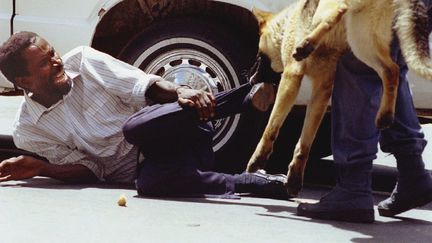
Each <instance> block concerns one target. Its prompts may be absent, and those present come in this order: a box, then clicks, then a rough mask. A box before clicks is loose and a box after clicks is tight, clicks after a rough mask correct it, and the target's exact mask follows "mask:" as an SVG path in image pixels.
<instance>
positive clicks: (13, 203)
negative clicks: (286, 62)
mask: <svg viewBox="0 0 432 243" xmlns="http://www.w3.org/2000/svg"><path fill="white" fill-rule="evenodd" d="M20 99H21V98H19V97H0V101H1V102H0V111H1V115H0V133H1V134H5V133H6V134H8V133H9V134H10V130H11V126H12V118H13V117H14V114H15V111H16V109H17V107H18V104H19V102H20ZM426 133H427V134H429V135H428V136H429V137H431V138H432V125H428V127H427V129H426ZM429 140H430V141H432V139H429ZM428 147H429V148H430V147H431V145H430V143H429V145H428ZM431 150H432V149H431ZM428 153H430V152H428ZM426 158H427V160H428V161H429V162H428V164H427V166H428V168H431V167H432V166H431V163H432V162H431V161H432V159H431V158H432V154H426ZM379 160H380V161H386V160H390V161H387V162H385V164H392V163H393V162H392V161H391V159H390V157H386V156H385V155H383V154H381V155H380V159H379ZM390 166H391V165H390ZM326 192H328V188H314V187H307V188H306V189H305V190H304V191H303V192H302V193H301V198H299V199H296V200H293V201H281V200H271V199H261V198H253V197H243V198H242V199H241V200H215V199H214V200H205V199H181V198H180V199H157V198H138V197H136V192H135V190H133V188H130V187H124V186H119V185H117V186H101V185H81V186H70V185H65V184H63V183H61V182H58V181H55V180H52V179H48V178H43V177H38V178H34V179H32V180H29V181H14V182H7V183H0V242H8V243H9V242H10V243H14V242H26V243H27V242H50V243H51V242H74V243H75V242H104V243H105V242H109V243H110V242H236V243H238V242H266V243H267V242H350V241H351V242H410V243H411V242H432V205H428V206H427V207H424V208H421V209H416V210H412V211H410V212H407V213H405V214H402V215H401V217H398V218H384V217H379V216H378V215H376V220H377V221H376V222H375V223H374V224H369V225H363V224H353V223H341V222H331V221H315V220H309V219H306V218H301V217H297V216H296V215H295V212H296V206H297V201H298V200H300V201H305V200H317V199H319V198H320V197H321V196H322V195H324V194H325V193H326ZM122 194H124V195H126V197H127V207H119V206H117V200H118V198H119V196H120V195H122ZM384 198H385V195H382V194H381V195H379V194H377V195H376V202H379V201H380V200H382V199H384ZM376 213H377V212H376Z"/></svg>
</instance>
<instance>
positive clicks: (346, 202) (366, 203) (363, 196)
mask: <svg viewBox="0 0 432 243" xmlns="http://www.w3.org/2000/svg"><path fill="white" fill-rule="evenodd" d="M297 215H299V216H305V217H308V218H313V219H324V220H337V221H346V222H354V223H373V222H374V221H375V216H374V209H373V198H372V195H371V194H369V193H353V192H350V191H348V190H345V189H343V188H341V187H336V188H335V189H333V191H331V192H330V193H329V194H327V195H326V196H324V197H323V198H321V200H320V201H319V202H318V203H314V204H311V203H300V204H299V205H298V207H297Z"/></svg>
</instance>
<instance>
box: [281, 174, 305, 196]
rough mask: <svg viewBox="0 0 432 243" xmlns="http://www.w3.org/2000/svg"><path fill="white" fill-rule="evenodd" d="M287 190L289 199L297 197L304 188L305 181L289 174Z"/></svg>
mask: <svg viewBox="0 0 432 243" xmlns="http://www.w3.org/2000/svg"><path fill="white" fill-rule="evenodd" d="M285 186H286V188H287V192H288V196H289V197H297V196H298V194H299V192H300V191H301V189H302V188H303V179H302V178H301V177H299V176H297V175H294V174H288V179H287V183H286V185H285Z"/></svg>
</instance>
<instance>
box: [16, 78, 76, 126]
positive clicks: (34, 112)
mask: <svg viewBox="0 0 432 243" xmlns="http://www.w3.org/2000/svg"><path fill="white" fill-rule="evenodd" d="M65 73H66V74H67V75H68V77H69V78H70V79H71V90H70V91H69V92H68V93H67V94H65V95H64V96H63V98H64V97H65V96H67V95H68V94H69V93H70V92H71V91H72V89H73V87H74V79H75V78H76V77H77V76H78V75H79V73H78V72H74V71H69V70H65ZM24 99H25V103H26V105H27V109H28V112H29V115H30V118H31V119H32V121H33V123H36V122H37V121H38V120H39V118H40V117H41V116H42V115H43V114H44V113H45V112H49V111H51V110H52V109H54V108H55V107H57V106H58V105H59V104H60V103H62V102H63V99H61V100H59V101H58V102H57V103H55V104H54V105H52V106H50V107H48V108H46V107H45V106H43V105H41V104H39V103H38V102H37V101H35V100H33V99H32V98H30V96H29V95H28V93H27V92H24Z"/></svg>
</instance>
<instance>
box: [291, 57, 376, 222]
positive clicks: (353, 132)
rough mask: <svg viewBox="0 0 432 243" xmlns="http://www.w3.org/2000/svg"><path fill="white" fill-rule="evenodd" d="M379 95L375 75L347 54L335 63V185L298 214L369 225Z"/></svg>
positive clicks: (304, 205)
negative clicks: (336, 178)
mask: <svg viewBox="0 0 432 243" xmlns="http://www.w3.org/2000/svg"><path fill="white" fill-rule="evenodd" d="M380 94H381V81H380V79H379V77H378V76H377V75H376V73H375V72H374V71H373V70H372V69H371V68H369V67H368V66H366V65H365V64H363V63H362V62H360V61H359V60H358V59H356V58H355V56H354V55H353V54H352V53H348V54H345V55H344V56H343V57H342V59H341V60H340V62H339V64H338V68H337V72H336V77H335V82H334V89H333V96H332V151H333V157H334V161H335V164H336V168H337V175H338V181H337V184H336V187H335V188H334V189H333V191H332V192H330V193H329V194H328V195H326V196H325V197H323V198H322V199H321V200H320V202H319V203H317V204H300V205H299V207H298V211H297V212H298V214H299V215H302V216H307V217H311V218H321V219H333V220H343V221H352V222H363V223H370V222H373V221H374V212H373V197H372V189H371V175H370V173H371V169H372V161H373V160H374V159H375V158H376V153H377V144H378V139H379V135H380V132H379V130H378V129H377V128H376V126H375V116H376V113H377V111H378V107H379V104H380Z"/></svg>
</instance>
